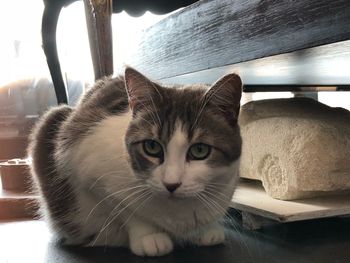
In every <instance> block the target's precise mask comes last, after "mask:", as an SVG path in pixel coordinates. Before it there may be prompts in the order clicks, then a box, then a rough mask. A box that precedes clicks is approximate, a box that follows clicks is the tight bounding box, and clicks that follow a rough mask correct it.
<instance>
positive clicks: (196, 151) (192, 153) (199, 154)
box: [187, 143, 211, 160]
mask: <svg viewBox="0 0 350 263" xmlns="http://www.w3.org/2000/svg"><path fill="white" fill-rule="evenodd" d="M210 152H211V146H210V145H208V144H204V143H196V144H193V145H192V146H191V147H190V149H189V150H188V153H187V156H188V158H189V159H190V160H204V159H206V158H207V157H208V156H209V154H210Z"/></svg>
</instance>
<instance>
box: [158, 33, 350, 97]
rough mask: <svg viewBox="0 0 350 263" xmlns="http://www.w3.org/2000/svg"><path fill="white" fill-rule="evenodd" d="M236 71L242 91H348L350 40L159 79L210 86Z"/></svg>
mask: <svg viewBox="0 0 350 263" xmlns="http://www.w3.org/2000/svg"><path fill="white" fill-rule="evenodd" d="M230 72H236V73H238V74H239V75H240V76H241V78H242V80H243V83H244V91H246V92H247V91H276V90H277V91H288V90H295V89H296V88H299V89H300V88H302V87H303V88H305V90H312V88H313V87H317V89H318V90H319V91H322V90H328V91H334V90H350V85H349V84H350V41H349V40H348V41H342V42H338V43H333V44H328V45H323V46H319V47H314V48H308V49H304V50H301V51H295V52H291V53H288V54H281V55H275V56H271V57H267V58H261V59H256V60H253V61H247V62H242V63H238V64H233V65H228V66H223V67H217V68H212V69H207V70H202V71H197V72H193V73H189V74H184V75H181V76H176V77H172V78H164V79H161V82H163V83H167V84H171V83H178V84H194V83H198V81H201V82H204V83H208V84H211V83H213V82H215V81H216V80H217V79H219V78H221V77H222V76H223V75H225V74H227V73H230Z"/></svg>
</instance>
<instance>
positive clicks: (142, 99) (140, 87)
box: [125, 67, 159, 112]
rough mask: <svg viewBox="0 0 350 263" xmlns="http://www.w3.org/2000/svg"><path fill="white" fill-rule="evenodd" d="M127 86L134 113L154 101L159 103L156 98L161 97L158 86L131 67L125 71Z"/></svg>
mask: <svg viewBox="0 0 350 263" xmlns="http://www.w3.org/2000/svg"><path fill="white" fill-rule="evenodd" d="M125 86H126V91H127V93H128V97H129V105H130V108H131V109H132V110H133V111H134V112H136V111H137V110H138V109H141V108H143V107H144V106H147V105H149V104H150V103H154V101H157V99H156V98H155V97H156V96H159V90H158V87H157V85H156V84H155V83H153V82H152V81H151V80H149V79H148V78H147V77H145V76H144V75H142V74H141V73H140V72H138V71H137V70H135V69H133V68H130V67H127V68H126V69H125Z"/></svg>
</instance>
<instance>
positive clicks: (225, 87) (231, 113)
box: [205, 73, 242, 124]
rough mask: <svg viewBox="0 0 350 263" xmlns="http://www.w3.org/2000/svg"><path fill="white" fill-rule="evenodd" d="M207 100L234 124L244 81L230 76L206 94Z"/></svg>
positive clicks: (214, 85) (216, 83) (236, 76)
mask: <svg viewBox="0 0 350 263" xmlns="http://www.w3.org/2000/svg"><path fill="white" fill-rule="evenodd" d="M205 96H206V99H207V100H208V101H210V103H211V104H212V105H214V106H216V107H217V108H218V109H219V110H220V111H221V112H223V113H224V114H225V116H226V118H227V119H228V121H229V122H230V123H232V124H234V123H236V122H237V119H238V114H239V108H240V101H241V96H242V80H241V78H240V77H239V76H238V75H237V74H234V73H232V74H228V75H226V76H224V77H222V78H221V79H219V80H218V81H217V82H215V83H214V84H213V86H212V87H211V88H210V89H209V90H208V91H207V92H206V95H205Z"/></svg>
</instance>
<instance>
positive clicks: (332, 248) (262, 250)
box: [0, 212, 350, 263]
mask: <svg viewBox="0 0 350 263" xmlns="http://www.w3.org/2000/svg"><path fill="white" fill-rule="evenodd" d="M235 215H236V216H237V213H236V212H235ZM236 220H237V221H231V223H232V224H230V225H228V226H229V230H228V235H227V236H228V238H227V242H226V244H224V245H219V246H215V247H206V248H204V247H201V248H195V247H187V248H177V249H176V250H175V251H174V252H173V253H172V254H170V255H168V256H165V257H161V258H141V257H137V256H134V255H132V254H131V253H130V252H129V251H128V250H127V249H124V248H103V247H99V248H80V247H62V246H60V245H58V244H57V243H55V242H54V241H53V240H52V238H51V235H50V233H49V231H48V229H47V226H46V225H45V223H44V222H43V221H22V222H8V223H0V248H1V249H0V251H1V252H0V262H10V263H12V262H16V263H17V262H21V263H23V262H30V263H31V262H33V263H40V262H50V263H55V262H57V263H58V262H59V263H66V262H76V263H79V262H101V263H103V262H128V263H134V262H135V263H136V262H160V263H162V262H164V263H169V262H181V263H186V262H217V263H221V262H223V263H226V262H227V263H228V262H240V263H241V262H269V263H273V262H276V263H277V262H278V263H280V262H283V263H285V262H293V263H296V262H302V263H303V262H338V263H341V262H349V260H350V218H330V219H322V220H313V221H303V222H294V223H286V224H280V225H276V226H271V227H266V228H263V229H261V230H259V231H249V230H244V229H242V228H241V226H240V222H239V219H238V216H237V219H236ZM233 222H234V223H233Z"/></svg>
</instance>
